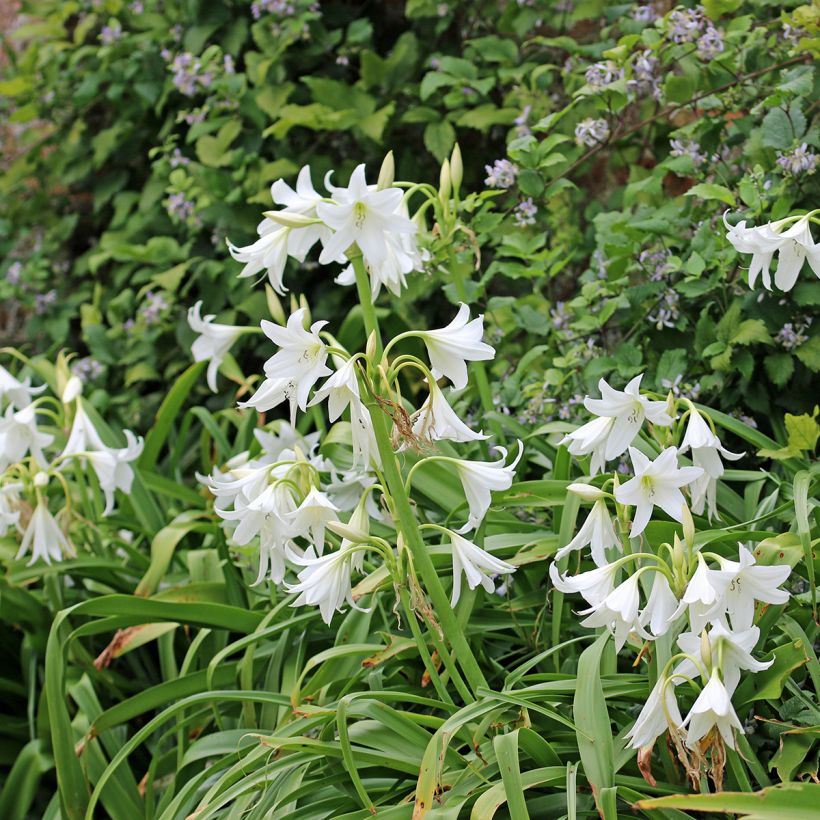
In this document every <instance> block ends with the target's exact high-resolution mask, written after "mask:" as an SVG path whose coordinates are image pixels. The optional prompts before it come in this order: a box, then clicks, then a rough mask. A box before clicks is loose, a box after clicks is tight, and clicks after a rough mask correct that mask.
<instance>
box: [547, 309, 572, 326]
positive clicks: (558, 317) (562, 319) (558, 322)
mask: <svg viewBox="0 0 820 820" xmlns="http://www.w3.org/2000/svg"><path fill="white" fill-rule="evenodd" d="M570 318H571V317H570V313H569V311H568V310H567V303H566V302H556V303H555V307H554V308H552V309H551V310H550V319H552V326H553V327H554V328H555V329H556V330H566V329H567V326H568V325H569V320H570Z"/></svg>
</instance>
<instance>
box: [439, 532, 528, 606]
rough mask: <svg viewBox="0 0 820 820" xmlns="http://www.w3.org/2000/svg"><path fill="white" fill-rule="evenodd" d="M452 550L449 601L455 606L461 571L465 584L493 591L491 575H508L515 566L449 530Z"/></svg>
mask: <svg viewBox="0 0 820 820" xmlns="http://www.w3.org/2000/svg"><path fill="white" fill-rule="evenodd" d="M449 534H450V544H451V545H452V552H453V594H452V597H451V600H450V603H451V604H452V605H453V606H455V605H456V603H457V602H458V599H459V597H460V596H461V573H462V572H463V573H464V577H465V578H466V579H467V586H468V587H470V589H475V588H476V587H477V586H478V585H479V584H481V586H482V587H484V589H485V590H486V591H487V592H490V593H492V592H494V591H495V584H494V583H493V579H492V576H494V575H509V574H511V573H513V572H515V567H514V566H513V565H512V564H508V563H507V562H506V561H502V560H501V559H500V558H496V557H495V556H494V555H490V553H489V552H487V551H486V550H483V549H481V547H479V546H477V545H476V544H474V543H473V542H472V541H468V540H467V539H466V538H464V537H463V536H461V535H459V534H458V533H456V532H452V531H449Z"/></svg>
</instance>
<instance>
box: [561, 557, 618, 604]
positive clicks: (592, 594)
mask: <svg viewBox="0 0 820 820" xmlns="http://www.w3.org/2000/svg"><path fill="white" fill-rule="evenodd" d="M617 571H618V564H617V563H616V562H613V563H611V564H604V566H602V567H596V568H595V569H591V570H588V571H587V572H579V573H578V574H577V575H569V576H568V575H561V573H560V572H559V571H558V566H557V564H555V562H553V563H551V564H550V569H549V573H550V580H551V581H552V585H553V586H554V587H555V588H556V589H557V590H558V591H559V592H563V593H565V594H566V593H572V592H580V593H581V595H582V596H583V597H584V599H585V600H586V602H587V603H588V604H589V605H590V606H597V605H598V604H600V603H601V601H603V600H604V598H606V596H607V595H609V593H610V592H612V590H613V589H614V588H615V574H616V573H617Z"/></svg>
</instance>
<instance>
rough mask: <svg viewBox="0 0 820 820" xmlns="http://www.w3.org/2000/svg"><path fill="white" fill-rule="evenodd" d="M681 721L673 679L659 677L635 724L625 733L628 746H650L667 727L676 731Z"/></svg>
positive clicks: (640, 747) (639, 747) (644, 747)
mask: <svg viewBox="0 0 820 820" xmlns="http://www.w3.org/2000/svg"><path fill="white" fill-rule="evenodd" d="M682 723H683V718H682V717H681V713H680V709H679V708H678V702H677V700H676V699H675V686H674V683H673V681H672V680H671V679H669V678H659V679H658V682H657V683H656V684H655V685H654V686H653V687H652V691H651V692H650V693H649V697H648V698H647V699H646V703H644V706H643V709H641V713H640V714H639V715H638V718H637V720H636V721H635V725H634V726H633V727H632V728H631V729H630V730H629V732H627V734H626V737H627V739H629V746H630V748H632V749H646V748H648V747H651V746H653V745H654V744H655V741H656V740H657V739H658V738H659V737H660V736H661V735H662V734H663V733H664V732H666V731H667V729H670V730H672V731H676V730H678V729H680V726H681V724H682Z"/></svg>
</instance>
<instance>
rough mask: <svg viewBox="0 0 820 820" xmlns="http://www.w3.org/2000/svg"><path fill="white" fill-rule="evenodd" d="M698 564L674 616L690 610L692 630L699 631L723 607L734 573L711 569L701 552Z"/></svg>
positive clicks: (698, 556)
mask: <svg viewBox="0 0 820 820" xmlns="http://www.w3.org/2000/svg"><path fill="white" fill-rule="evenodd" d="M697 564H698V565H697V568H696V569H695V572H694V574H693V575H692V577H691V578H690V579H689V583H688V584H687V585H686V589H685V590H684V593H683V597H682V598H681V602H680V604H679V605H678V608H677V610H675V614H674V616H673V617H674V618H677V617H678V616H680V615H682V614H683V613H684V612H688V615H689V623H690V625H691V627H692V630H693V631H695V632H698V633H699V632H700V630H701V629H703V627H704V625H705V624H706V623H707V621H709V620H711V618H712V617H713V615H714V613H715V612H717V611H718V610H720V609H721V608H722V601H723V596H724V594H725V592H726V588H727V587H728V586H729V582H730V581H731V580H732V573H731V572H724V571H723V570H716V569H711V568H710V567H709V565H708V564H707V563H706V561H705V560H704V558H703V556H702V555H701V554H700V553H698V555H697Z"/></svg>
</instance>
